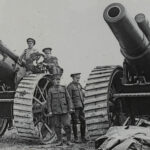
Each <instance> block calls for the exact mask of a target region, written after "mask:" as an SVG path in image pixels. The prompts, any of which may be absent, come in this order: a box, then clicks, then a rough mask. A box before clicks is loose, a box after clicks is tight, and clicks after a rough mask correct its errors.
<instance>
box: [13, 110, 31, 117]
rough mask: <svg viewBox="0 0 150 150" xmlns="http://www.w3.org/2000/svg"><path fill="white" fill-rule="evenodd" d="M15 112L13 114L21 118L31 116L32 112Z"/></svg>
mask: <svg viewBox="0 0 150 150" xmlns="http://www.w3.org/2000/svg"><path fill="white" fill-rule="evenodd" d="M14 113H15V116H16V117H17V116H18V117H22V118H32V117H33V116H32V114H31V113H30V114H29V113H18V112H16V111H15V112H14Z"/></svg>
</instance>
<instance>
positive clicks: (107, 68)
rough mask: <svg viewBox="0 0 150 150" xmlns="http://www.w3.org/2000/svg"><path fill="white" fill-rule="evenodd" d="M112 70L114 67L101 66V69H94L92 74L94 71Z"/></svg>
mask: <svg viewBox="0 0 150 150" xmlns="http://www.w3.org/2000/svg"><path fill="white" fill-rule="evenodd" d="M114 68H116V66H102V67H96V68H94V69H93V70H92V72H95V71H100V70H101V71H102V70H114Z"/></svg>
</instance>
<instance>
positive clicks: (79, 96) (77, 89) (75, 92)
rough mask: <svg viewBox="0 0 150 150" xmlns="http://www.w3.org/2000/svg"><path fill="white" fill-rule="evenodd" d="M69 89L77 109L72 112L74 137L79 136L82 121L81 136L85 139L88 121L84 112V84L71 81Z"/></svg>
mask: <svg viewBox="0 0 150 150" xmlns="http://www.w3.org/2000/svg"><path fill="white" fill-rule="evenodd" d="M67 89H68V92H69V94H70V97H71V98H72V102H73V105H74V109H75V112H74V113H72V114H71V118H72V129H73V134H74V138H75V139H77V138H78V132H77V124H78V122H79V121H80V132H81V138H82V139H84V138H85V131H86V121H85V114H84V103H83V102H84V93H83V91H82V86H81V84H80V83H75V82H71V83H70V84H69V85H68V87H67Z"/></svg>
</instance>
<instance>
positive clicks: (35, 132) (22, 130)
mask: <svg viewBox="0 0 150 150" xmlns="http://www.w3.org/2000/svg"><path fill="white" fill-rule="evenodd" d="M17 130H18V131H19V132H22V133H31V134H33V135H35V134H37V131H35V130H32V129H30V128H23V127H17Z"/></svg>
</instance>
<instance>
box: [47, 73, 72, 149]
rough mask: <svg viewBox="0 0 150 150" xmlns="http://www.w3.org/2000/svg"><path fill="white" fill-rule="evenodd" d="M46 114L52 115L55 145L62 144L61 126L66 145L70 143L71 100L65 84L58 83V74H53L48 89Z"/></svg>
mask: <svg viewBox="0 0 150 150" xmlns="http://www.w3.org/2000/svg"><path fill="white" fill-rule="evenodd" d="M47 103H48V112H49V113H48V116H52V118H53V123H54V130H55V132H56V135H57V143H56V146H61V145H63V141H62V133H61V128H62V125H63V127H64V131H65V132H66V136H67V143H66V144H67V145H72V143H71V142H70V141H71V126H70V114H69V113H70V112H72V111H73V108H72V107H73V105H72V101H71V99H70V96H69V93H68V91H67V88H66V87H65V86H61V85H60V75H54V86H52V87H51V88H50V89H49V90H48V98H47Z"/></svg>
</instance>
